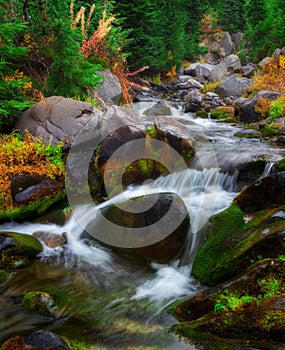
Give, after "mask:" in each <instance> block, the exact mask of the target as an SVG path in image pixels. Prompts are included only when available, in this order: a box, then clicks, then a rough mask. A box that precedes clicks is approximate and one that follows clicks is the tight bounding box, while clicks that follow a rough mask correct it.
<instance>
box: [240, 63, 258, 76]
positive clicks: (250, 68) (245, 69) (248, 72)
mask: <svg viewBox="0 0 285 350" xmlns="http://www.w3.org/2000/svg"><path fill="white" fill-rule="evenodd" d="M256 69H257V66H256V64H254V63H248V64H247V65H245V66H242V67H241V72H242V75H243V77H246V78H251V77H252V76H253V74H254V72H255V71H256Z"/></svg>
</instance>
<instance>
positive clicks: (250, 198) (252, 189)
mask: <svg viewBox="0 0 285 350" xmlns="http://www.w3.org/2000/svg"><path fill="white" fill-rule="evenodd" d="M234 202H235V203H236V204H237V205H238V206H239V207H240V208H241V209H242V210H243V211H245V212H248V213H251V212H256V211H260V210H264V209H268V208H275V207H278V206H280V205H283V204H285V171H281V172H279V173H274V174H271V175H269V176H266V177H264V178H262V179H260V180H258V181H257V182H255V183H253V184H251V185H250V186H248V187H246V188H245V189H244V190H243V191H242V192H241V193H240V194H239V195H238V196H237V197H236V198H235V200H234Z"/></svg>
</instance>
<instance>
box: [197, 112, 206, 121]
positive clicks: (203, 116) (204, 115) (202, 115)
mask: <svg viewBox="0 0 285 350" xmlns="http://www.w3.org/2000/svg"><path fill="white" fill-rule="evenodd" d="M196 115H197V117H199V118H204V119H208V112H206V111H197V112H196Z"/></svg>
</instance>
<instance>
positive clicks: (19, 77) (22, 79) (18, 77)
mask: <svg viewBox="0 0 285 350" xmlns="http://www.w3.org/2000/svg"><path fill="white" fill-rule="evenodd" d="M2 79H3V80H5V81H7V82H11V81H17V82H19V83H20V84H19V90H22V91H24V90H31V89H32V82H31V81H30V80H27V79H28V78H27V76H26V75H25V74H24V73H23V72H21V71H19V70H18V69H17V70H15V72H14V73H13V74H10V75H4V76H3V77H2ZM21 83H22V84H21Z"/></svg>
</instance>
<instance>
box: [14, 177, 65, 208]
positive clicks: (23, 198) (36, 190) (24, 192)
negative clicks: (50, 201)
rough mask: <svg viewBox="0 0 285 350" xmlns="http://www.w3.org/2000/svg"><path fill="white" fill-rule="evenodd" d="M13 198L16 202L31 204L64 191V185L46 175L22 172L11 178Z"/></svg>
mask: <svg viewBox="0 0 285 350" xmlns="http://www.w3.org/2000/svg"><path fill="white" fill-rule="evenodd" d="M10 188H11V193H12V198H13V200H14V202H15V203H16V204H29V203H32V202H35V201H41V200H42V199H44V198H45V197H54V196H56V195H57V194H59V193H61V192H62V191H63V185H62V184H61V183H60V182H58V181H56V180H53V179H50V178H48V177H45V176H40V175H32V174H22V175H16V176H14V177H13V178H12V179H11V187H10Z"/></svg>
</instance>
